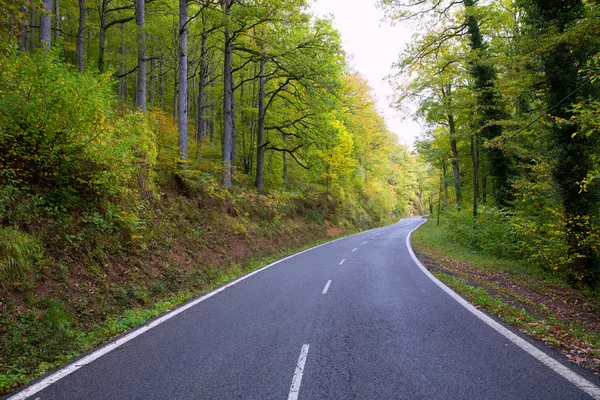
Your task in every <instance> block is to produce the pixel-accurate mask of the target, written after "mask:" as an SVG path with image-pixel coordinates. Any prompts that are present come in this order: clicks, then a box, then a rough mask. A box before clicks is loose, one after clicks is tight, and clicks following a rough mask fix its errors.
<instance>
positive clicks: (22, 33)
mask: <svg viewBox="0 0 600 400" xmlns="http://www.w3.org/2000/svg"><path fill="white" fill-rule="evenodd" d="M20 10H21V13H22V14H23V15H22V18H21V25H20V26H19V50H20V51H22V52H25V51H27V34H28V32H27V25H28V23H29V20H28V18H27V16H28V14H29V10H27V7H26V6H21V7H20Z"/></svg>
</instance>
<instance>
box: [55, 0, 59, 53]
mask: <svg viewBox="0 0 600 400" xmlns="http://www.w3.org/2000/svg"><path fill="white" fill-rule="evenodd" d="M58 38H60V14H59V4H58V0H54V43H58Z"/></svg>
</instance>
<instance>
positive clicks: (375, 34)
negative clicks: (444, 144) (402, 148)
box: [311, 0, 420, 145]
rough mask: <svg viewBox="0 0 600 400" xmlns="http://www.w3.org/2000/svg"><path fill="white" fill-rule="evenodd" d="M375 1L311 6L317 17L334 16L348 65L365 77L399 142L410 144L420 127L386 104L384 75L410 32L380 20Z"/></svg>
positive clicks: (321, 0) (316, 0) (320, 0)
mask: <svg viewBox="0 0 600 400" xmlns="http://www.w3.org/2000/svg"><path fill="white" fill-rule="evenodd" d="M376 3H377V0H313V3H312V6H311V9H312V12H313V14H315V15H317V16H329V15H332V16H333V20H334V26H335V27H336V28H337V29H338V31H339V32H340V34H341V36H342V42H343V45H344V49H345V50H346V53H347V54H348V55H350V56H351V58H350V59H351V62H350V65H351V66H352V67H353V68H354V69H355V70H357V71H358V72H359V73H360V74H361V75H362V76H363V77H365V78H366V79H367V80H368V82H369V85H370V86H371V87H372V88H373V90H374V92H375V95H376V97H377V104H378V106H379V109H380V111H381V112H382V113H383V116H384V117H385V120H386V122H387V125H388V127H389V128H390V130H392V131H393V132H395V133H396V134H397V135H398V136H399V137H400V140H401V142H403V143H405V144H408V145H412V144H413V142H414V140H415V138H416V137H417V136H418V135H419V132H420V127H419V125H418V124H416V123H415V122H413V121H412V118H411V117H408V118H405V119H404V120H402V118H401V116H400V114H399V112H398V111H396V110H394V109H392V108H390V107H389V101H388V99H387V97H388V96H389V95H390V93H391V90H390V87H389V85H388V84H387V83H386V82H385V81H384V78H385V77H386V76H387V75H389V74H390V73H391V72H392V69H391V66H392V63H393V62H394V61H396V60H397V59H398V54H399V53H400V52H401V51H402V49H403V48H404V46H405V43H406V42H408V41H409V40H410V37H411V35H412V32H410V31H409V29H407V28H405V27H402V26H395V27H391V26H389V24H388V23H387V22H381V20H382V18H383V11H382V10H380V9H378V8H377V7H376V6H375V5H376Z"/></svg>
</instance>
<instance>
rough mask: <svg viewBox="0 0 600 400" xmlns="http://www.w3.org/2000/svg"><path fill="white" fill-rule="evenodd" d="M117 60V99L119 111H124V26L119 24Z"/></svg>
mask: <svg viewBox="0 0 600 400" xmlns="http://www.w3.org/2000/svg"><path fill="white" fill-rule="evenodd" d="M119 58H120V60H119V86H118V88H117V98H118V99H119V100H120V102H121V109H125V25H123V24H121V43H120V44H119Z"/></svg>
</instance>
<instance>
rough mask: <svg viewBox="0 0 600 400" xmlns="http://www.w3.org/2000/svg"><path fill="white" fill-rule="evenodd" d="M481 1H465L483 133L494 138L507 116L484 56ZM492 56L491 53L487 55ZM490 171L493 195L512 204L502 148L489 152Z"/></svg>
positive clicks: (500, 202)
mask: <svg viewBox="0 0 600 400" xmlns="http://www.w3.org/2000/svg"><path fill="white" fill-rule="evenodd" d="M476 1H477V0H463V4H464V5H465V11H466V12H467V20H466V23H467V30H468V33H469V38H470V43H469V45H470V47H471V51H472V53H473V55H474V58H473V60H472V61H471V62H470V75H471V76H472V77H473V81H474V84H475V88H476V94H477V105H478V108H479V112H480V114H481V117H480V120H479V122H478V128H479V129H480V134H479V135H480V136H481V137H482V138H484V139H487V140H491V139H494V138H496V137H498V136H501V135H502V125H500V124H499V123H498V121H500V120H503V119H505V118H507V115H506V112H505V111H504V110H503V108H502V105H501V99H500V96H499V94H498V90H497V88H496V76H497V74H496V70H495V68H494V65H493V64H492V63H491V61H490V60H489V59H487V60H486V59H482V57H483V56H482V55H485V54H486V44H485V40H484V37H483V35H482V33H481V29H480V26H479V20H478V17H477V16H476V15H475V13H473V11H472V9H473V8H474V7H475V3H476ZM487 57H488V58H489V56H487ZM487 159H488V160H489V171H490V175H491V176H492V178H493V181H492V184H493V196H494V200H495V201H496V204H498V205H499V206H501V207H509V206H510V200H511V199H512V193H511V192H510V188H509V178H510V174H511V167H510V159H509V158H508V157H507V156H506V155H505V154H504V152H503V151H502V150H501V149H494V151H491V152H488V153H487Z"/></svg>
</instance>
